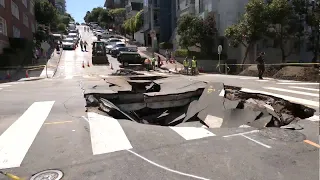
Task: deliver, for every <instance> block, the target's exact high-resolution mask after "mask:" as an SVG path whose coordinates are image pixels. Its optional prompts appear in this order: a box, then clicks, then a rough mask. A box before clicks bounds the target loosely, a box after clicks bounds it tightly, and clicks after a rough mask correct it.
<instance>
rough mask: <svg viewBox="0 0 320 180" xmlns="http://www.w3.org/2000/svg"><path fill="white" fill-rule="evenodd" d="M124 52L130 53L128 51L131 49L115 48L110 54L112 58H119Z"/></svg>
mask: <svg viewBox="0 0 320 180" xmlns="http://www.w3.org/2000/svg"><path fill="white" fill-rule="evenodd" d="M122 51H124V52H128V51H130V49H129V48H127V47H115V48H113V49H111V51H110V54H111V56H112V57H117V56H118V54H119V53H120V52H122Z"/></svg>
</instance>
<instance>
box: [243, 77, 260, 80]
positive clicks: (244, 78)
mask: <svg viewBox="0 0 320 180" xmlns="http://www.w3.org/2000/svg"><path fill="white" fill-rule="evenodd" d="M240 79H243V80H247V79H257V77H243V78H240Z"/></svg>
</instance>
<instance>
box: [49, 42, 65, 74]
mask: <svg viewBox="0 0 320 180" xmlns="http://www.w3.org/2000/svg"><path fill="white" fill-rule="evenodd" d="M62 53H63V48H62V50H60V57H59V59H58V64H57V66H56V67H55V70H54V72H53V75H52V76H51V78H52V77H53V76H54V75H55V74H56V72H57V70H58V67H59V64H60V60H61V56H62Z"/></svg>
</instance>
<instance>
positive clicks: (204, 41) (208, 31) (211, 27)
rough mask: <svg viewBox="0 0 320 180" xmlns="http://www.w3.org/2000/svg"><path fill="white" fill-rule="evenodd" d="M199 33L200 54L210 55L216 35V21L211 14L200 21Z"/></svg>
mask: <svg viewBox="0 0 320 180" xmlns="http://www.w3.org/2000/svg"><path fill="white" fill-rule="evenodd" d="M199 33H201V34H199V36H200V37H201V38H200V45H201V52H204V53H205V54H207V55H212V47H213V46H214V41H215V39H216V37H217V35H218V31H217V28H216V20H215V17H214V14H213V13H212V12H210V13H209V14H208V15H207V16H206V17H205V18H204V20H203V21H202V31H200V32H199Z"/></svg>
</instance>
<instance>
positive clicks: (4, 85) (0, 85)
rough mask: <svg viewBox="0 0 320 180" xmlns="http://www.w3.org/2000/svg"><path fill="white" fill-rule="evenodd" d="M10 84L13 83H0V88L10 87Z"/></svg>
mask: <svg viewBox="0 0 320 180" xmlns="http://www.w3.org/2000/svg"><path fill="white" fill-rule="evenodd" d="M9 86H11V85H9V84H0V88H4V87H9Z"/></svg>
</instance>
